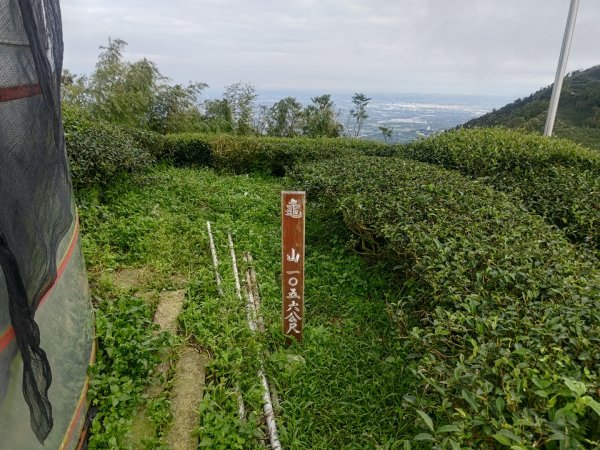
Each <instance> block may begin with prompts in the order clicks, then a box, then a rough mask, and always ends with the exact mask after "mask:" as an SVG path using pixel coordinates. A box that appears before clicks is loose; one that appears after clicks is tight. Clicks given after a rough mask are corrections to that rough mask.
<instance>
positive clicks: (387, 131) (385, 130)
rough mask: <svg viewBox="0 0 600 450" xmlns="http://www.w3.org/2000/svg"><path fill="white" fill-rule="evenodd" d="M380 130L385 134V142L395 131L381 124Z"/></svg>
mask: <svg viewBox="0 0 600 450" xmlns="http://www.w3.org/2000/svg"><path fill="white" fill-rule="evenodd" d="M379 131H381V134H382V135H383V140H384V142H387V141H388V140H389V139H391V137H392V132H393V131H394V130H393V129H392V128H391V127H387V126H385V125H381V126H380V127H379Z"/></svg>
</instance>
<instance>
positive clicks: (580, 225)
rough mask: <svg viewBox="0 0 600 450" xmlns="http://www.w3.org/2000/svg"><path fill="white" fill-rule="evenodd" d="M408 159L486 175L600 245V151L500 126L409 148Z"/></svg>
mask: <svg viewBox="0 0 600 450" xmlns="http://www.w3.org/2000/svg"><path fill="white" fill-rule="evenodd" d="M403 154H404V155H405V156H408V157H410V158H413V159H416V160H419V161H424V162H428V163H433V164H438V165H441V166H443V167H446V168H449V169H456V170H459V171H460V172H462V173H463V174H465V175H469V176H473V177H482V178H483V181H485V182H486V183H489V184H490V185H492V186H493V187H494V188H496V189H498V190H501V191H504V192H508V193H511V194H512V195H514V196H515V197H516V198H519V199H520V200H522V202H523V204H524V205H525V206H526V207H527V208H528V209H530V210H531V211H533V212H535V213H537V214H539V215H541V216H543V217H544V218H545V219H546V220H547V221H548V222H549V223H551V224H554V225H556V226H558V227H559V228H561V229H563V231H564V233H565V234H566V235H567V236H568V237H569V239H570V240H572V241H573V242H577V243H585V244H587V245H589V246H590V247H591V248H592V249H594V250H597V249H598V246H599V245H600V153H598V152H596V151H593V150H589V149H586V148H584V147H581V146H579V145H577V144H574V143H572V142H570V141H567V140H564V139H556V138H546V137H543V136H538V135H534V134H523V133H519V132H516V131H510V130H505V129H500V128H495V129H484V128H480V129H468V130H458V131H450V132H446V133H442V134H440V135H437V136H434V137H432V138H429V139H426V140H421V141H417V142H414V143H411V144H409V145H408V146H407V147H406V148H405V149H404V151H403Z"/></svg>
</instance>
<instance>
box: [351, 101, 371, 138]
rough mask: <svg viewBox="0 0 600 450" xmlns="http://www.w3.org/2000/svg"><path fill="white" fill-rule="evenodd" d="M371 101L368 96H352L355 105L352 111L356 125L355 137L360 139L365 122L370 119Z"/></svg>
mask: <svg viewBox="0 0 600 450" xmlns="http://www.w3.org/2000/svg"><path fill="white" fill-rule="evenodd" d="M370 101H371V99H370V98H369V97H367V96H366V95H364V94H362V93H360V92H357V93H355V94H354V95H353V96H352V103H354V108H353V109H351V110H350V116H352V117H353V118H354V120H355V123H354V127H353V129H354V137H358V136H359V135H360V130H361V129H362V127H363V125H364V123H365V121H366V120H367V119H368V118H369V115H368V114H367V105H368V104H369V102H370Z"/></svg>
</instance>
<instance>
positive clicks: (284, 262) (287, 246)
mask: <svg viewBox="0 0 600 450" xmlns="http://www.w3.org/2000/svg"><path fill="white" fill-rule="evenodd" d="M305 207H306V195H305V193H304V192H294V191H284V192H282V193H281V267H282V273H281V293H282V295H281V296H282V315H283V333H284V334H285V335H286V336H287V337H288V342H289V341H291V339H296V341H298V342H302V330H303V328H304V219H305V213H306V210H305Z"/></svg>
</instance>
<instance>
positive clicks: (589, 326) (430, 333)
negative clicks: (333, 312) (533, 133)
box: [295, 157, 600, 448]
mask: <svg viewBox="0 0 600 450" xmlns="http://www.w3.org/2000/svg"><path fill="white" fill-rule="evenodd" d="M295 177H296V180H297V186H298V187H303V188H305V189H306V190H307V193H308V195H309V199H312V200H313V202H322V203H323V205H324V206H326V207H328V208H330V209H331V210H332V211H335V212H336V213H337V214H338V215H339V217H340V218H341V220H343V223H344V224H345V225H346V227H347V228H348V229H350V230H351V231H352V232H353V233H354V235H355V236H356V239H357V241H356V243H355V245H356V247H357V248H358V249H359V250H360V251H361V252H363V253H366V254H367V255H369V256H371V257H372V258H373V257H374V258H377V259H378V260H380V261H381V260H383V261H386V263H387V267H388V268H389V270H393V271H396V272H397V274H398V281H397V283H398V289H399V291H400V292H402V293H403V297H402V301H401V303H399V304H398V305H397V316H398V323H399V330H400V332H401V334H402V335H403V336H404V337H405V339H406V340H405V351H406V352H407V353H408V355H409V356H410V359H411V363H410V368H411V370H412V372H413V374H414V375H415V376H416V377H417V378H418V379H419V380H420V381H419V385H418V387H417V388H416V389H415V390H414V391H413V392H412V393H411V394H410V395H408V396H406V397H405V399H406V400H407V401H408V402H409V403H411V405H412V411H413V412H414V413H415V414H418V415H419V416H420V417H421V418H422V419H423V421H422V423H423V429H422V431H423V432H422V433H421V434H419V435H417V436H414V439H415V440H417V441H426V442H429V443H428V444H427V445H429V446H434V445H435V446H437V447H439V448H450V447H452V448H463V447H464V446H468V447H469V448H474V447H476V448H493V447H501V446H503V445H507V446H508V445H510V446H512V448H539V447H545V448H554V446H556V448H559V446H560V448H581V447H582V446H584V447H589V448H591V447H594V446H598V445H600V403H598V396H599V394H600V378H599V376H600V375H599V374H600V353H599V352H598V348H600V276H599V271H598V267H597V264H596V261H595V259H594V258H593V257H590V256H589V255H588V256H586V255H584V254H582V253H580V252H578V250H577V248H576V247H574V246H573V245H572V244H570V243H569V242H568V241H567V240H566V239H565V237H564V235H563V234H562V233H561V232H559V231H558V230H555V229H552V228H551V227H550V226H548V225H547V224H546V223H544V221H543V220H542V219H541V218H540V217H537V216H535V215H532V214H529V213H528V212H526V211H524V210H523V209H522V208H520V207H519V206H518V205H515V204H514V203H513V202H512V201H511V197H509V196H507V195H505V194H502V193H500V192H497V191H494V190H492V189H491V188H489V187H487V186H486V185H485V184H484V183H483V182H480V181H477V180H475V181H473V180H470V179H468V178H465V177H464V176H462V175H460V174H458V173H455V172H451V171H447V170H444V169H441V168H438V167H435V166H432V165H428V164H423V163H420V162H414V161H410V160H403V159H399V158H376V157H353V158H347V159H344V160H339V161H335V162H334V161H322V162H318V163H314V164H312V165H309V166H307V167H303V168H298V169H297V172H296V174H295Z"/></svg>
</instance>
